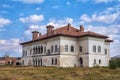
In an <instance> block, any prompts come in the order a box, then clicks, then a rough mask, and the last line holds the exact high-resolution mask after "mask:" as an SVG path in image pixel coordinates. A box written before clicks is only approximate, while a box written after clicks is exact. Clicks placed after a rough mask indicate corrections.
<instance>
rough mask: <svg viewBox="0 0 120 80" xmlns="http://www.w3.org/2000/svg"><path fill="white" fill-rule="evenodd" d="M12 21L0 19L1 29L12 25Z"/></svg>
mask: <svg viewBox="0 0 120 80" xmlns="http://www.w3.org/2000/svg"><path fill="white" fill-rule="evenodd" d="M10 23H11V21H10V20H9V19H5V18H0V27H4V26H5V25H7V24H10Z"/></svg>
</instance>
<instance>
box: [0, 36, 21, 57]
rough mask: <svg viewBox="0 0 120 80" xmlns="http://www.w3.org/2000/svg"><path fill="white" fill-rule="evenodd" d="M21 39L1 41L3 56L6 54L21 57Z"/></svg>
mask: <svg viewBox="0 0 120 80" xmlns="http://www.w3.org/2000/svg"><path fill="white" fill-rule="evenodd" d="M19 43H20V39H17V38H12V39H9V40H0V51H1V52H0V53H1V54H2V55H1V56H3V55H5V54H6V53H8V54H10V55H11V56H15V55H16V56H21V53H22V51H21V46H20V45H19Z"/></svg>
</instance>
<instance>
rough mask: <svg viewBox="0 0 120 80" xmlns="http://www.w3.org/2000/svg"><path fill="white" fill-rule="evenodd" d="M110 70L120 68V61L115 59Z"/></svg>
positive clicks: (111, 61)
mask: <svg viewBox="0 0 120 80" xmlns="http://www.w3.org/2000/svg"><path fill="white" fill-rule="evenodd" d="M109 67H110V69H116V68H120V59H113V60H110V62H109Z"/></svg>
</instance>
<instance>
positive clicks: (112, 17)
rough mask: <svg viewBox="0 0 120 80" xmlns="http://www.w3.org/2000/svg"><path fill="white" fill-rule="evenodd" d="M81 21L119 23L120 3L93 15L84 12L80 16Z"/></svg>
mask: <svg viewBox="0 0 120 80" xmlns="http://www.w3.org/2000/svg"><path fill="white" fill-rule="evenodd" d="M80 20H81V23H92V22H99V23H100V22H101V23H106V24H111V23H114V22H116V23H118V22H119V21H120V5H115V6H113V7H109V8H107V9H105V10H104V11H102V12H99V13H94V14H93V15H91V16H90V15H87V14H83V15H81V16H80Z"/></svg>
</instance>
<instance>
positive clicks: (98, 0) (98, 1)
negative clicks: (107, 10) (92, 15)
mask: <svg viewBox="0 0 120 80" xmlns="http://www.w3.org/2000/svg"><path fill="white" fill-rule="evenodd" d="M94 1H95V2H96V3H102V2H104V3H108V2H112V1H117V0H94Z"/></svg>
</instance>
